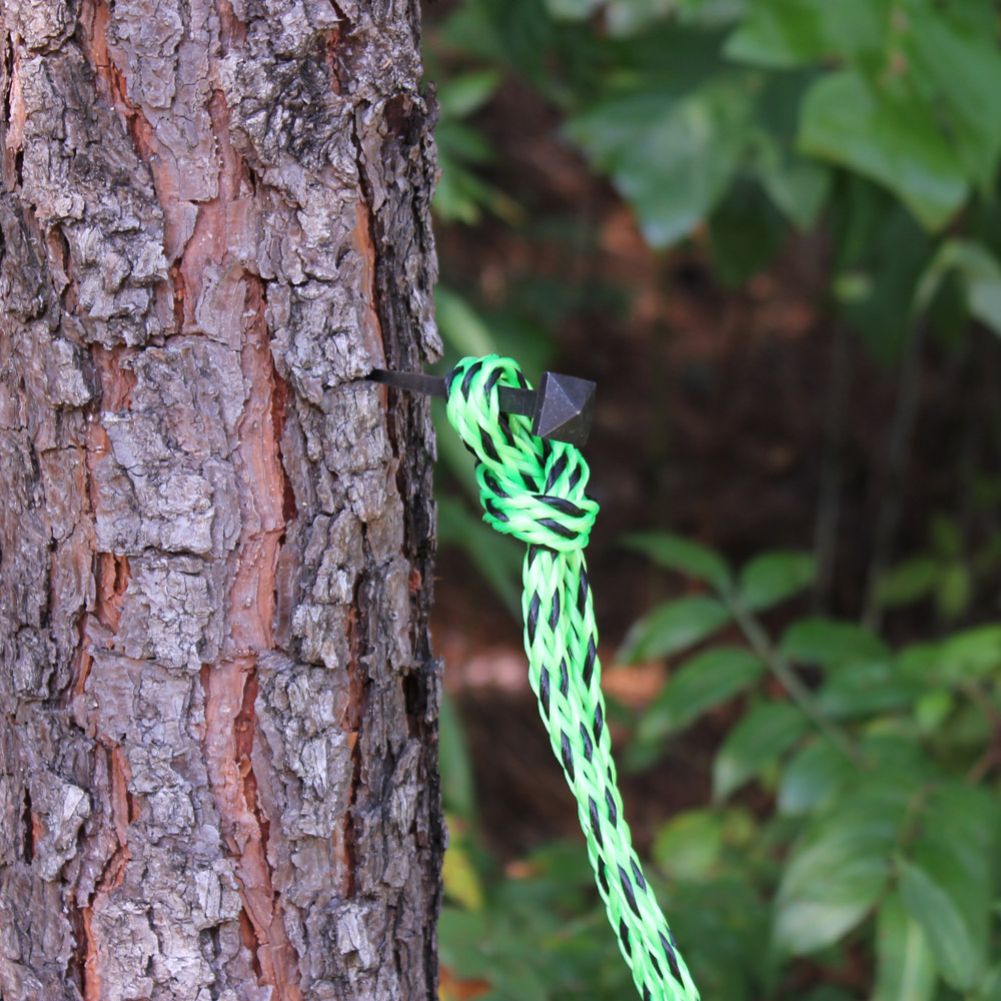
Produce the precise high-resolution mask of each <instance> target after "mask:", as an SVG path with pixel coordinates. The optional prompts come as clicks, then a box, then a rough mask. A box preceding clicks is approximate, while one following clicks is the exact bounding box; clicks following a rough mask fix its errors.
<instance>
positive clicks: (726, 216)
mask: <svg viewBox="0 0 1001 1001" xmlns="http://www.w3.org/2000/svg"><path fill="white" fill-rule="evenodd" d="M786 232H787V229H786V226H785V224H784V220H783V219H782V217H781V216H780V215H779V213H778V211H776V209H775V206H774V205H773V204H772V203H771V201H770V200H769V199H768V198H767V197H766V195H765V193H764V191H763V190H762V189H761V188H759V187H758V185H756V184H751V183H748V182H741V181H740V180H738V181H737V182H736V183H735V184H733V185H732V186H731V188H730V191H729V192H728V193H727V195H726V196H725V197H724V198H723V201H722V202H721V203H720V205H719V206H718V207H717V208H716V211H715V212H713V214H712V215H711V216H710V218H709V249H710V252H711V253H712V260H713V269H714V270H715V272H716V274H717V276H718V277H719V279H720V280H721V281H722V282H723V284H725V285H727V286H729V287H730V288H738V287H740V286H741V285H743V284H745V283H746V282H747V281H749V280H750V279H751V278H753V277H754V276H755V275H756V274H758V273H759V272H760V271H762V270H763V269H764V268H765V267H767V265H768V264H769V263H770V262H771V260H772V259H773V258H774V257H775V255H776V254H777V253H778V251H779V249H780V247H781V246H782V241H783V239H784V237H785V236H786Z"/></svg>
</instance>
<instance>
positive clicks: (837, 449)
mask: <svg viewBox="0 0 1001 1001" xmlns="http://www.w3.org/2000/svg"><path fill="white" fill-rule="evenodd" d="M850 344H851V337H850V335H849V333H848V330H847V329H846V328H845V326H844V325H843V324H838V325H837V327H836V328H835V331H834V343H833V345H832V348H831V356H832V357H831V379H830V384H829V386H828V396H827V408H826V409H827V413H826V418H825V422H824V423H825V428H824V432H825V434H824V438H825V447H824V458H823V462H822V465H821V470H820V490H819V495H818V497H817V517H816V521H815V524H814V536H813V553H814V559H815V562H816V564H817V583H816V587H815V589H814V610H815V611H816V612H818V613H820V612H823V611H825V610H826V608H827V605H828V602H829V601H830V595H831V587H832V584H833V581H834V565H835V562H836V560H837V543H838V522H839V520H840V518H841V488H842V482H843V480H844V470H843V459H844V456H843V452H844V447H845V434H846V427H845V426H846V423H847V419H848V393H849V387H850V386H851V354H850V352H849V347H850Z"/></svg>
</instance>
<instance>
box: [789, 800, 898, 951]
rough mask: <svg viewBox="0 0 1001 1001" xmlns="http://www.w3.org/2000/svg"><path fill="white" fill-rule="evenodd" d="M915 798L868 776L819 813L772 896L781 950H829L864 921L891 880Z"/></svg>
mask: <svg viewBox="0 0 1001 1001" xmlns="http://www.w3.org/2000/svg"><path fill="white" fill-rule="evenodd" d="M911 796H912V790H911V789H909V788H908V787H907V786H906V785H905V784H903V783H901V782H899V781H897V782H887V783H886V784H885V785H884V784H883V783H882V782H881V781H873V780H863V781H862V782H861V783H860V785H859V786H858V787H857V788H855V789H853V790H851V791H850V792H849V793H848V794H847V795H845V796H843V797H841V798H839V799H837V800H835V801H834V802H832V803H831V804H830V806H829V807H828V808H827V809H826V810H825V811H824V812H823V813H821V814H818V815H817V817H816V819H815V820H814V822H813V823H812V825H811V826H810V828H809V829H808V831H807V832H806V834H805V835H804V837H803V838H802V839H801V840H800V842H799V843H798V844H797V845H796V847H795V849H794V850H793V853H792V855H791V857H790V859H789V861H788V863H787V864H786V868H785V871H784V872H783V874H782V881H781V883H780V884H779V889H778V893H777V895H776V898H775V923H774V928H773V937H774V941H775V944H776V946H777V947H778V948H779V949H780V950H782V951H784V952H787V953H791V954H793V955H800V954H803V953H807V952H813V951H815V950H817V949H822V948H825V947H827V946H829V945H832V944H833V943H834V942H837V941H838V940H839V939H840V938H841V937H842V936H843V935H845V934H846V933H847V932H849V931H851V929H852V928H854V927H855V926H856V925H857V924H858V923H859V922H860V921H862V919H863V918H864V917H865V916H866V914H867V913H868V912H869V910H870V909H871V908H872V906H873V905H874V904H875V903H876V901H877V900H878V899H879V898H880V896H881V895H882V893H883V889H884V887H885V885H886V882H887V880H888V878H889V874H890V861H889V859H890V853H891V852H892V851H893V849H894V847H895V845H896V842H897V838H898V836H899V830H900V826H901V825H902V824H903V822H904V819H905V818H906V816H907V810H908V807H909V804H910V801H911Z"/></svg>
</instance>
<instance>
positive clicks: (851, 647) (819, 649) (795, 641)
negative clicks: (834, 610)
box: [779, 616, 889, 667]
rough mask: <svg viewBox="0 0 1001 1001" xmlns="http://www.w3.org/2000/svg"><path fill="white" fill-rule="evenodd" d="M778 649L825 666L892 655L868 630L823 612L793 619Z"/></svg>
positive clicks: (801, 659) (808, 661)
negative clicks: (795, 620) (822, 613)
mask: <svg viewBox="0 0 1001 1001" xmlns="http://www.w3.org/2000/svg"><path fill="white" fill-rule="evenodd" d="M779 649H780V650H781V652H782V653H783V654H785V656H786V657H788V658H789V659H790V660H795V661H800V662H802V663H805V664H820V665H821V666H823V667H827V666H830V665H833V664H843V663H847V662H850V661H858V660H880V659H883V658H885V657H887V656H889V651H888V650H887V648H886V646H885V645H884V644H883V642H882V641H881V640H880V639H878V638H877V637H876V636H874V635H873V634H872V633H870V632H869V631H868V630H866V629H863V628H862V627H861V626H857V625H855V624H854V623H852V622H841V621H838V620H836V619H827V618H823V617H820V616H817V617H811V618H806V619H800V620H799V621H798V622H794V623H793V624H792V625H791V626H790V627H789V628H788V629H787V630H786V631H785V634H784V635H783V636H782V640H781V642H780V644H779Z"/></svg>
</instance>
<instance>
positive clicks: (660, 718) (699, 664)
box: [637, 647, 764, 742]
mask: <svg viewBox="0 0 1001 1001" xmlns="http://www.w3.org/2000/svg"><path fill="white" fill-rule="evenodd" d="M763 671H764V665H763V664H762V663H761V661H760V660H758V658H757V657H755V656H754V655H753V654H751V653H748V651H747V650H743V649H741V648H740V647H713V648H712V649H711V650H705V651H704V652H702V653H699V654H696V655H695V656H694V657H692V659H691V660H689V661H687V662H686V663H685V664H684V665H683V666H682V667H681V668H679V669H678V670H677V671H676V672H675V673H674V674H672V675H671V677H670V678H669V679H668V681H667V684H666V685H665V686H664V688H663V690H662V691H661V692H660V694H659V695H658V696H657V698H656V699H655V700H654V701H653V703H652V704H651V705H650V707H649V709H647V711H646V712H645V713H644V714H643V717H642V718H641V719H640V723H639V728H638V731H637V739H638V740H640V741H642V742H652V741H657V740H660V739H662V738H663V737H666V736H667V735H668V734H671V733H674V732H676V731H678V730H681V729H683V728H684V727H686V726H688V724H689V723H691V722H692V721H693V720H695V719H697V718H698V717H699V716H701V715H702V713H704V712H705V711H706V710H707V709H712V708H713V707H714V706H718V705H720V704H721V703H723V702H726V701H728V700H729V699H732V698H733V697H734V696H735V695H737V694H739V693H740V692H742V691H744V690H745V689H746V688H749V687H750V686H751V685H753V684H754V683H755V682H756V681H757V680H758V678H760V677H761V674H762V672H763Z"/></svg>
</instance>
